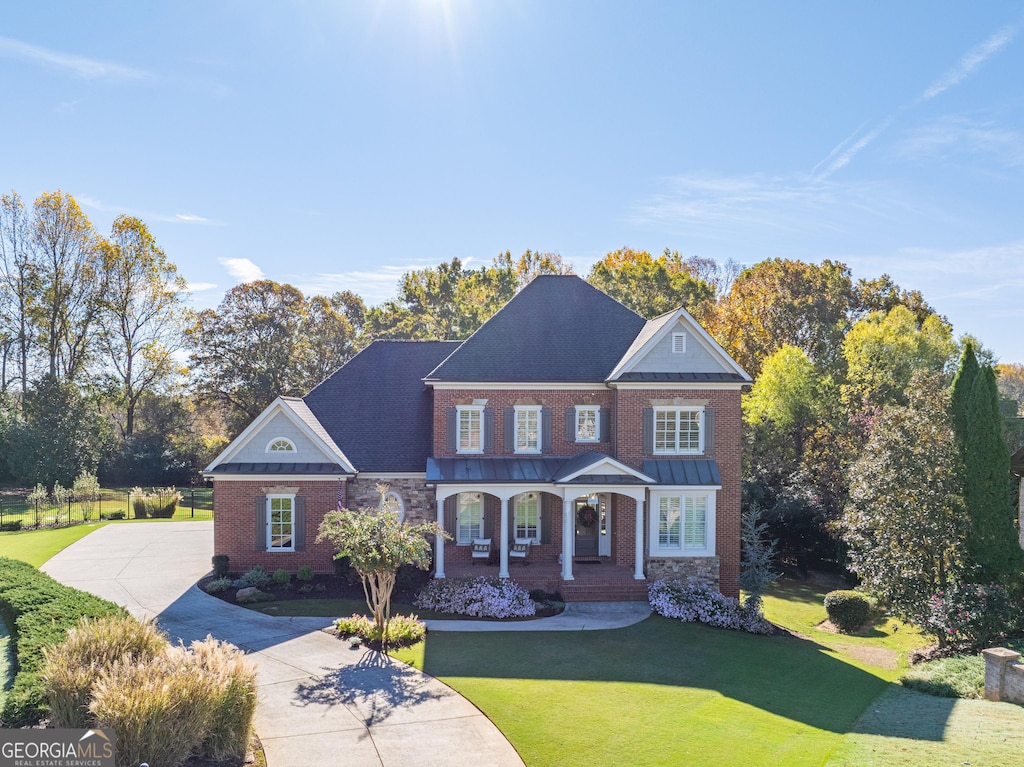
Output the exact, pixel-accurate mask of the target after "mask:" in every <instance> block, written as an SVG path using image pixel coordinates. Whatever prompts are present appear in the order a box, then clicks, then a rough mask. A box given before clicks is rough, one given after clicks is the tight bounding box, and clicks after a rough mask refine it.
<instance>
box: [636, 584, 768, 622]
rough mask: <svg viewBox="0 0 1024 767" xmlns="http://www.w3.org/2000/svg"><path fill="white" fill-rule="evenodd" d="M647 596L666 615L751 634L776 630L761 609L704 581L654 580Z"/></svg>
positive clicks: (659, 612)
mask: <svg viewBox="0 0 1024 767" xmlns="http://www.w3.org/2000/svg"><path fill="white" fill-rule="evenodd" d="M647 598H648V600H649V601H650V603H651V607H652V608H653V609H654V611H655V612H656V613H658V615H664V616H665V617H666V618H678V619H679V620H681V621H685V622H688V623H706V624H707V625H708V626H715V627H717V628H723V629H733V630H734V631H747V632H749V633H751V634H770V633H772V631H773V630H774V627H773V626H772V624H771V623H769V622H768V621H767V620H765V618H764V616H763V615H761V612H760V610H756V609H750V608H747V607H744V606H743V605H741V604H740V601H739V600H738V599H733V598H732V597H727V596H725V595H723V594H720V593H718V592H717V591H714V590H713V589H710V588H708V587H707V586H705V585H703V584H695V583H683V582H682V581H655V582H654V583H652V584H651V585H650V588H648V590H647Z"/></svg>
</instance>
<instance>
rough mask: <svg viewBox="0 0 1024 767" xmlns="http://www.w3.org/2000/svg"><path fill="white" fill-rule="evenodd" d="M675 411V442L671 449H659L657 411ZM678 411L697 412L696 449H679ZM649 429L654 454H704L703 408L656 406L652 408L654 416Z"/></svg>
mask: <svg viewBox="0 0 1024 767" xmlns="http://www.w3.org/2000/svg"><path fill="white" fill-rule="evenodd" d="M667 412H674V413H676V414H677V415H676V444H675V449H673V450H664V449H662V450H659V449H658V413H667ZM680 413H697V449H696V450H680V449H679V414H680ZM651 429H652V431H653V433H652V434H651V441H652V442H653V447H654V455H704V408H703V406H700V407H676V406H658V407H655V408H654V418H653V419H652V423H651Z"/></svg>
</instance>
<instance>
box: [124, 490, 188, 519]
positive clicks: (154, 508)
mask: <svg viewBox="0 0 1024 767" xmlns="http://www.w3.org/2000/svg"><path fill="white" fill-rule="evenodd" d="M130 494H131V497H132V510H133V511H134V512H135V518H136V519H146V518H148V517H152V518H153V519H170V518H171V517H173V516H174V512H175V511H177V510H178V503H179V502H180V501H181V493H180V492H178V490H177V489H176V488H173V487H162V488H159V489H158V488H153V489H152V490H150V491H149V492H146V491H145V490H143V489H142V488H141V487H133V488H132V489H131V492H130Z"/></svg>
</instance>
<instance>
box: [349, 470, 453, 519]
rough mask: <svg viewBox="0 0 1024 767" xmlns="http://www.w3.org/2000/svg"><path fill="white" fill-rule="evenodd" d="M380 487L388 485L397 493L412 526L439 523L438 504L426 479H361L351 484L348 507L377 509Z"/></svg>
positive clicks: (362, 477) (406, 517) (361, 477)
mask: <svg viewBox="0 0 1024 767" xmlns="http://www.w3.org/2000/svg"><path fill="white" fill-rule="evenodd" d="M377 485H387V486H388V490H389V491H390V492H393V493H397V494H398V495H399V496H401V498H402V503H403V505H404V506H405V521H406V522H408V523H409V524H413V525H415V524H419V523H421V522H436V521H437V503H436V501H435V500H434V490H433V488H428V487H427V484H426V480H425V479H424V478H423V477H401V478H396V477H390V478H388V479H377V478H374V477H364V476H359V477H356V478H355V479H353V480H350V481H349V483H348V508H350V509H362V508H365V507H369V508H374V509H375V508H377V507H378V506H379V505H380V493H379V492H378V491H377Z"/></svg>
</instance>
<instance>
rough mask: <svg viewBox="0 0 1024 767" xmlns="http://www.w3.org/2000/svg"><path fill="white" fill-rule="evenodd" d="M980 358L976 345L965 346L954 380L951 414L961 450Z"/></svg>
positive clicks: (968, 343) (950, 405)
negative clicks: (976, 352)
mask: <svg viewBox="0 0 1024 767" xmlns="http://www.w3.org/2000/svg"><path fill="white" fill-rule="evenodd" d="M978 370H979V367H978V358H977V357H976V356H975V354H974V344H972V343H971V342H970V341H968V342H967V343H966V344H964V351H963V354H961V355H960V367H959V368H957V371H956V377H955V378H953V391H952V393H951V394H950V402H949V412H950V416H951V417H952V419H953V432H954V433H955V434H956V438H957V440H958V441H959V442H960V446H961V449H962V448H963V446H964V444H965V443H966V438H967V423H968V421H967V401H968V400H969V399H970V397H971V389H972V388H973V386H974V379H976V378H977V377H978Z"/></svg>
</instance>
